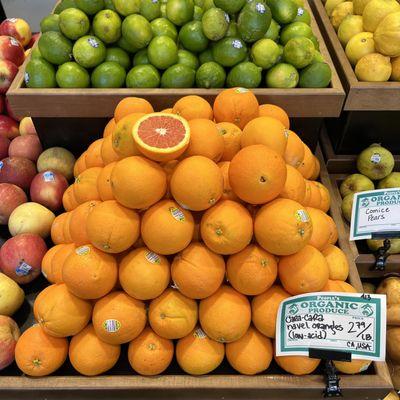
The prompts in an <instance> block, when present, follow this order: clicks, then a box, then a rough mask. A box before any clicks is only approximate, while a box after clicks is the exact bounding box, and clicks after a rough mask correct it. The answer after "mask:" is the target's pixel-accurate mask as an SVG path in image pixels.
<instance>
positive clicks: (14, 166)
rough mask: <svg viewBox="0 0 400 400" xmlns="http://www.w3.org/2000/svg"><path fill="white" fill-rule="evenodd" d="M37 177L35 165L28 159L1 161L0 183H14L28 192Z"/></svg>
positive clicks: (11, 158)
mask: <svg viewBox="0 0 400 400" xmlns="http://www.w3.org/2000/svg"><path fill="white" fill-rule="evenodd" d="M35 175H36V167H35V164H34V163H33V162H32V161H31V160H28V159H27V158H22V157H8V158H5V159H4V160H3V161H0V183H12V184H14V185H17V186H19V187H20V188H21V189H24V190H28V189H29V187H30V186H31V182H32V180H33V178H34V177H35Z"/></svg>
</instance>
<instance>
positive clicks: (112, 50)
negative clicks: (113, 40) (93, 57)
mask: <svg viewBox="0 0 400 400" xmlns="http://www.w3.org/2000/svg"><path fill="white" fill-rule="evenodd" d="M105 61H114V62H117V63H118V64H119V65H122V66H123V67H124V68H125V69H126V70H128V69H129V67H130V66H131V60H130V57H129V54H128V53H127V52H126V51H125V50H123V49H120V48H119V47H109V48H108V49H107V53H106V59H105Z"/></svg>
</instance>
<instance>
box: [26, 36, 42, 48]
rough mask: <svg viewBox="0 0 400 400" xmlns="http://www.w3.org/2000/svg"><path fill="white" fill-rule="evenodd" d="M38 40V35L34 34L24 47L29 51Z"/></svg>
mask: <svg viewBox="0 0 400 400" xmlns="http://www.w3.org/2000/svg"><path fill="white" fill-rule="evenodd" d="M39 38H40V33H34V34H33V35H32V39H31V41H30V42H29V43H28V45H27V46H26V48H27V49H31V48H32V47H33V45H34V44H35V43H36V42H37V41H38V40H39Z"/></svg>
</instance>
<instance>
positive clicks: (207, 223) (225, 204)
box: [200, 200, 253, 255]
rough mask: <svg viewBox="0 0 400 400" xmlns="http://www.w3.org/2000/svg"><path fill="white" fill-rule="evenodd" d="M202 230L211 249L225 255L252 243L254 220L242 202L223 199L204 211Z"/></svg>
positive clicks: (202, 235) (236, 251)
mask: <svg viewBox="0 0 400 400" xmlns="http://www.w3.org/2000/svg"><path fill="white" fill-rule="evenodd" d="M200 231H201V237H202V239H203V241H204V243H205V244H206V245H207V247H208V248H209V249H210V250H212V251H214V252H215V253H217V254H223V255H229V254H235V253H238V252H239V251H241V250H243V249H244V248H245V247H246V246H247V245H248V244H249V243H250V241H251V239H252V237H253V220H252V218H251V215H250V213H249V212H248V211H247V210H246V208H245V207H243V206H242V205H241V204H239V203H236V202H234V201H232V200H222V201H220V202H219V203H218V204H216V205H215V206H214V207H212V208H210V209H209V210H207V211H206V212H205V213H204V215H203V217H202V219H201V225H200Z"/></svg>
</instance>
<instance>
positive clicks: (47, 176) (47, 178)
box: [43, 171, 55, 182]
mask: <svg viewBox="0 0 400 400" xmlns="http://www.w3.org/2000/svg"><path fill="white" fill-rule="evenodd" d="M43 180H44V181H45V182H54V180H55V179H54V174H53V173H52V172H51V171H46V172H45V173H44V174H43Z"/></svg>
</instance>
